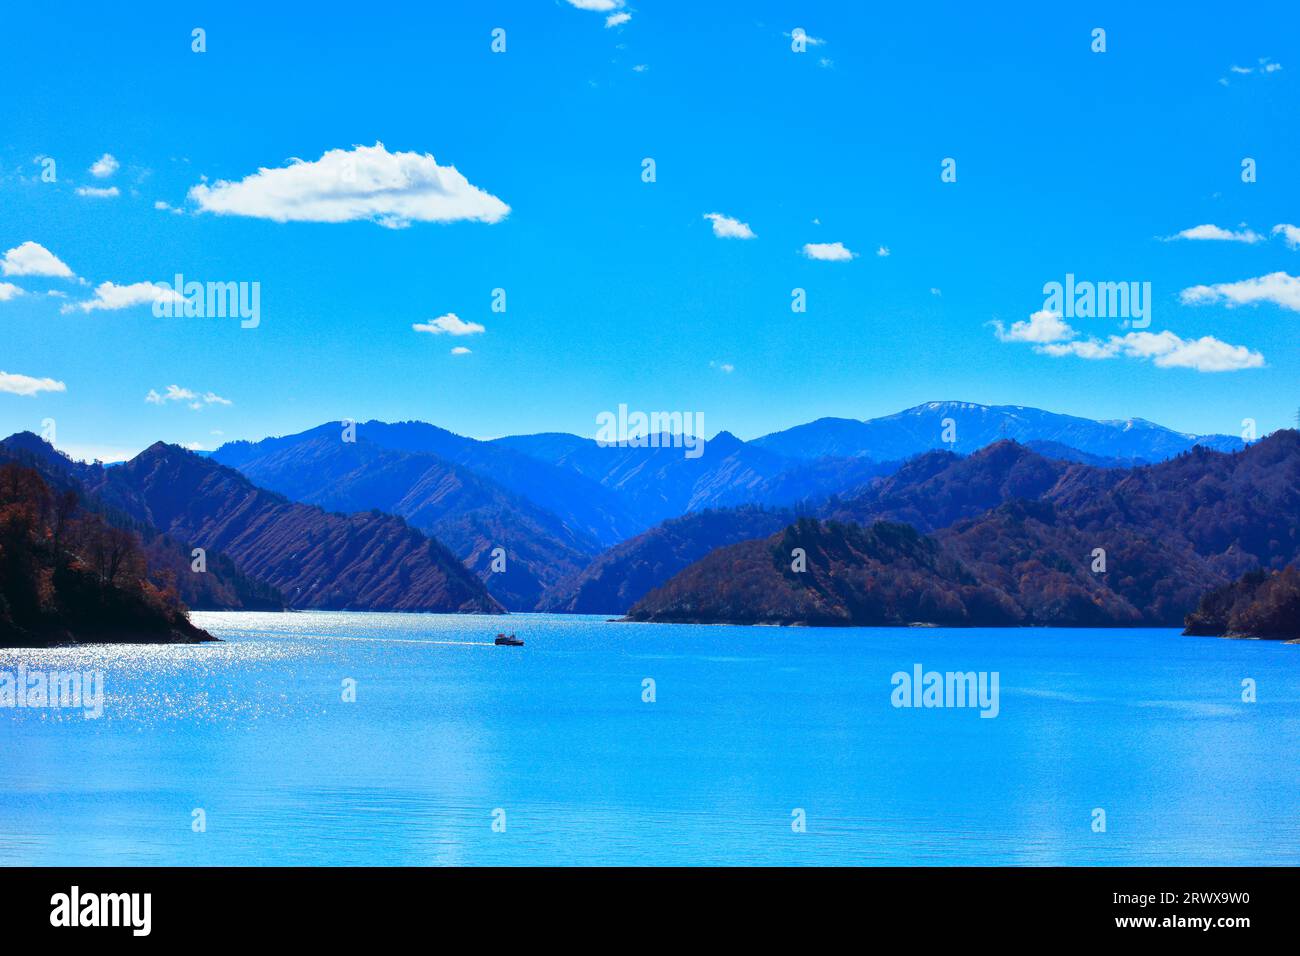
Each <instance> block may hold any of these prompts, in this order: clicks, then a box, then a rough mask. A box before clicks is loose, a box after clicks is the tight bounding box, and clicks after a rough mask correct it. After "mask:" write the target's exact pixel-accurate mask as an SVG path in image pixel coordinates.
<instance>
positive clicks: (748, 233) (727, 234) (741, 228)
mask: <svg viewBox="0 0 1300 956" xmlns="http://www.w3.org/2000/svg"><path fill="white" fill-rule="evenodd" d="M704 218H705V219H708V220H710V221H711V222H712V223H713V234H714V235H715V236H717V237H718V238H719V239H756V238H758V237H757V236H755V235H754V230H753V229H750V228H749V223H747V222H741V221H740V220H739V219H732V218H731V217H730V216H724V215H723V214H722V213H720V212H706V213H705V214H704Z"/></svg>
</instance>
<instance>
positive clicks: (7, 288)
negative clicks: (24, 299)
mask: <svg viewBox="0 0 1300 956" xmlns="http://www.w3.org/2000/svg"><path fill="white" fill-rule="evenodd" d="M23 294H24V293H23V290H22V289H20V288H18V286H16V285H14V284H13V283H12V282H0V302H8V301H9V300H10V299H16V298H18V296H20V295H23Z"/></svg>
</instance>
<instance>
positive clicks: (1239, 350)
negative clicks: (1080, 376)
mask: <svg viewBox="0 0 1300 956" xmlns="http://www.w3.org/2000/svg"><path fill="white" fill-rule="evenodd" d="M1036 348H1037V350H1038V351H1039V352H1042V353H1043V354H1045V355H1053V356H1062V355H1077V356H1078V357H1079V358H1085V359H1110V358H1116V357H1118V356H1125V357H1127V358H1135V359H1142V360H1148V361H1150V362H1152V363H1153V364H1154V365H1156V366H1157V367H1158V368H1190V369H1195V370H1196V371H1198V372H1235V371H1239V370H1241V369H1246V368H1262V367H1263V365H1264V356H1263V355H1261V354H1260V353H1258V352H1252V351H1251V350H1250V349H1248V348H1246V346H1244V345H1230V344H1229V343H1227V342H1222V341H1220V340H1219V339H1216V338H1214V336H1212V335H1204V336H1202V337H1201V338H1199V339H1184V338H1181V337H1179V336H1178V335H1175V334H1174V333H1173V332H1170V331H1168V330H1166V331H1164V332H1129V333H1128V334H1127V335H1112V336H1111V337H1110V338H1109V339H1107V340H1105V341H1102V340H1100V339H1088V340H1086V341H1082V342H1056V343H1050V344H1046V345H1039V346H1036Z"/></svg>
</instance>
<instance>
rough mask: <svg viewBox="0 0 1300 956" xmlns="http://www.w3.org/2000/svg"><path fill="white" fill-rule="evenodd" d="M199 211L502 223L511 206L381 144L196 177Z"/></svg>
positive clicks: (306, 218) (397, 222) (451, 170)
mask: <svg viewBox="0 0 1300 956" xmlns="http://www.w3.org/2000/svg"><path fill="white" fill-rule="evenodd" d="M189 197H190V199H192V200H194V201H195V202H196V203H198V206H199V209H200V210H201V211H203V212H211V213H217V214H218V215H234V216H250V217H253V218H255V219H270V220H273V221H275V222H354V221H357V220H369V221H371V222H377V223H379V224H380V225H381V226H387V227H389V228H393V229H401V228H404V227H406V226H409V225H410V224H411V223H412V222H457V221H460V220H466V219H468V220H475V221H478V222H489V223H492V222H500V221H501V220H502V219H504V218H505V217H506V216H507V215H508V214H509V213H510V207H509V206H507V205H506V204H505V203H503V202H502V201H501V200H500V199H498V198H497V197H495V196H493V195H491V194H489V193H487V192H484V191H483V190H482V189H479V188H478V187H477V186H473V185H471V184H470V182H469V180H467V179H466V178H465V177H464V176H462V175H461V174H460V172H458V171H457V169H456V167H455V166H439V165H438V164H437V163H436V162H435V161H434V158H433V156H432V155H430V154H429V153H423V154H422V153H413V152H408V153H400V152H399V153H390V152H389V151H388V150H387V149H385V148H384V145H383V143H376V144H375V145H374V146H355V147H353V148H352V149H351V150H345V149H332V150H329V151H328V152H326V153H325V154H324V155H323V156H322V157H321V158H320V159H318V160H315V161H314V162H304V161H303V160H300V159H294V160H291V161H290V163H289V165H288V166H283V167H280V168H278V169H266V168H262V169H259V170H258V171H257V172H256V173H253V174H252V175H250V176H246V177H244V178H243V179H241V180H240V181H238V182H227V181H225V180H222V181H220V182H217V183H215V184H213V185H211V186H209V185H207V184H206V183H200V184H199V185H197V186H195V187H194V188H193V189H191V190H190V192H189Z"/></svg>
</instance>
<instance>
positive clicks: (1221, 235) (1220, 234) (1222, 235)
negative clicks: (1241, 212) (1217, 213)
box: [1166, 223, 1264, 243]
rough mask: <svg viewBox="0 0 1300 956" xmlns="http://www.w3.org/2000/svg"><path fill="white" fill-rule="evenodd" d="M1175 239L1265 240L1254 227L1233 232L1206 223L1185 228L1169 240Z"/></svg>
mask: <svg viewBox="0 0 1300 956" xmlns="http://www.w3.org/2000/svg"><path fill="white" fill-rule="evenodd" d="M1175 239H1207V240H1218V241H1221V242H1245V243H1256V242H1263V241H1264V237H1263V236H1261V235H1260V234H1259V233H1257V232H1255V231H1254V230H1253V229H1246V228H1244V227H1243V228H1242V229H1241V230H1240V231H1239V232H1233V231H1232V230H1231V229H1224V228H1222V227H1220V226H1215V225H1211V224H1209V223H1206V224H1205V225H1203V226H1192V227H1191V228H1190V229H1184V230H1183V231H1182V232H1180V233H1178V234H1177V235H1173V236H1170V237H1168V239H1167V240H1166V241H1167V242H1172V241H1173V240H1175Z"/></svg>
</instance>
